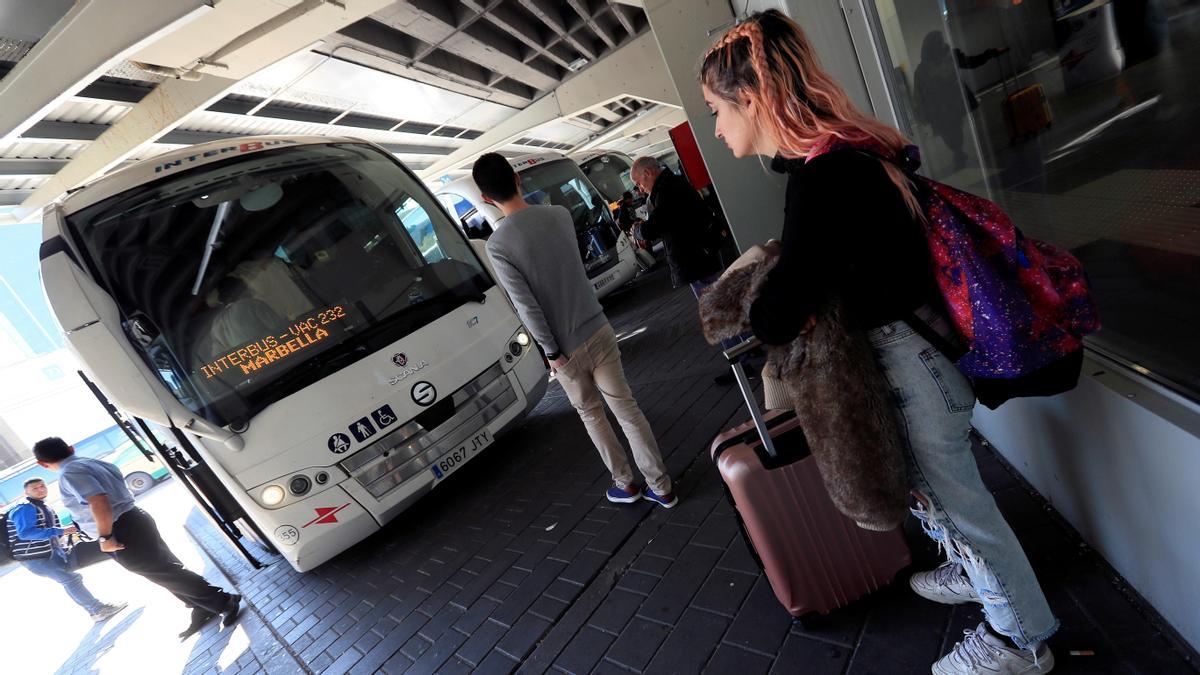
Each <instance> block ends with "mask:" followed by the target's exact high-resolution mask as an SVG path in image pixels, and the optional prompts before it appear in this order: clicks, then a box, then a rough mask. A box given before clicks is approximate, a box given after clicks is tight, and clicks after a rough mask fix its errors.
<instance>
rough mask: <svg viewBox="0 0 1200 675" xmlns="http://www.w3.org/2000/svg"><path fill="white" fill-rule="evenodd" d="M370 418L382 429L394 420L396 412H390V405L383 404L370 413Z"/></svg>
mask: <svg viewBox="0 0 1200 675" xmlns="http://www.w3.org/2000/svg"><path fill="white" fill-rule="evenodd" d="M371 419H373V420H375V426H377V427H379V428H380V429H382V428H384V427H386V426H389V425H391V424H393V423H394V422H395V421H396V413H394V412H392V406H390V405H385V406H383V407H382V408H380V409H378V410H376V411H375V412H373V413H371Z"/></svg>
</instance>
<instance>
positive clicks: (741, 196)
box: [645, 0, 787, 250]
mask: <svg viewBox="0 0 1200 675" xmlns="http://www.w3.org/2000/svg"><path fill="white" fill-rule="evenodd" d="M739 4H741V3H740V2H739ZM645 10H646V16H647V17H648V18H649V19H650V28H651V30H652V31H653V34H654V37H655V38H656V39H657V41H658V46H659V49H661V50H662V55H663V60H664V61H665V62H666V64H667V70H668V71H669V73H670V77H671V80H672V81H673V82H674V84H675V88H676V89H677V90H678V92H679V100H680V101H681V102H682V104H683V110H684V112H685V113H686V114H687V118H688V122H689V123H691V127H692V132H693V133H694V134H695V135H696V143H697V144H698V145H699V146H700V155H701V156H702V157H704V163H705V165H707V167H708V173H709V175H710V176H711V177H712V181H713V188H714V189H715V190H716V193H717V197H718V198H719V199H720V200H721V207H722V208H723V209H724V211H725V218H726V220H728V221H729V226H730V228H732V230H733V236H734V239H735V241H736V242H737V245H738V248H740V249H742V250H745V249H746V248H748V247H749V246H751V245H753V244H756V243H761V242H763V241H766V240H767V239H769V238H771V237H778V236H779V233H780V231H781V229H782V227H783V200H784V187H785V186H786V184H787V181H786V179H785V177H784V176H782V175H780V174H777V173H774V172H772V171H771V170H770V168H769V162H768V161H767V160H765V159H764V160H762V161H760V160H759V159H758V158H755V157H749V158H745V159H734V157H733V155H731V154H730V153H729V148H727V147H725V143H724V142H723V141H721V140H719V139H718V138H716V137H715V136H714V135H713V129H714V127H715V121H714V120H713V118H712V117H711V116H710V114H709V110H708V106H706V105H705V104H704V96H703V95H702V94H701V92H700V84H699V83H698V82H697V80H696V74H697V71H698V69H699V63H700V58H701V57H702V56H703V55H704V53H705V52H706V51H708V48H709V46H711V45H712V43H713V41H714V39H715V38H716V37H718V36H719V35H721V34H722V33H723V32H724V30H725V28H728V27H729V26H731V25H732V22H733V10H732V9H731V8H730V4H729V0H646V1H645ZM722 27H724V28H722ZM709 31H712V34H711V36H710V34H709Z"/></svg>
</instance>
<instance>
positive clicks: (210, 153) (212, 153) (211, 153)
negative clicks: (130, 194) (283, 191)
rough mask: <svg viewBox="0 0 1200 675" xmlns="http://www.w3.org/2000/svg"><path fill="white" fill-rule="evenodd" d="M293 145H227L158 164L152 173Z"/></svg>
mask: <svg viewBox="0 0 1200 675" xmlns="http://www.w3.org/2000/svg"><path fill="white" fill-rule="evenodd" d="M295 143H296V141H289V140H287V139H283V138H276V139H274V140H270V141H249V142H246V143H239V144H237V145H228V146H225V147H223V148H213V149H212V150H205V151H204V152H198V153H196V154H194V155H188V156H187V157H180V158H179V159H176V160H172V161H170V162H166V163H164V164H159V165H158V166H155V167H154V173H162V172H163V171H166V170H168V169H174V168H177V167H180V166H183V163H184V162H187V163H189V164H190V163H192V162H195V161H196V160H197V159H208V158H209V157H216V156H217V155H224V154H227V153H230V152H254V151H255V150H263V149H264V148H269V147H271V146H273V145H294V144H295Z"/></svg>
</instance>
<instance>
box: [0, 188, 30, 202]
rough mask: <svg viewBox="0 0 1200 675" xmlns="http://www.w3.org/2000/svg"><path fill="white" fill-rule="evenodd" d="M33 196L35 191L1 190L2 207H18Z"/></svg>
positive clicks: (0, 200)
mask: <svg viewBox="0 0 1200 675" xmlns="http://www.w3.org/2000/svg"><path fill="white" fill-rule="evenodd" d="M31 194H33V190H0V206H16V205H18V204H20V203H21V202H23V201H25V200H26V199H29V195H31Z"/></svg>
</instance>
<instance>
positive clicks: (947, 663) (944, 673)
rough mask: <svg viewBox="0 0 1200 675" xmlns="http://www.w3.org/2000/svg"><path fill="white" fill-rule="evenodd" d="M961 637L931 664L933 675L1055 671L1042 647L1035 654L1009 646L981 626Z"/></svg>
mask: <svg viewBox="0 0 1200 675" xmlns="http://www.w3.org/2000/svg"><path fill="white" fill-rule="evenodd" d="M963 634H964V635H965V636H966V637H965V638H963V641H962V642H960V643H958V644H956V645H954V649H952V650H950V653H949V654H947V655H945V656H943V657H942V658H940V659H938V661H937V663H935V664H933V668H932V669H931V670H932V671H933V675H1018V674H1020V675H1034V674H1035V673H1036V674H1039V675H1040V674H1041V673H1048V672H1050V671H1051V670H1054V654H1052V653H1050V648H1049V647H1047V646H1046V645H1045V644H1041V645H1038V647H1037V650H1036V651H1034V652H1031V651H1030V650H1028V649H1017V648H1015V647H1011V646H1009V644H1008V643H1007V642H1005V641H1004V640H1002V639H1001V638H998V637H996V636H995V635H993V634H992V632H991V631H990V630H988V627H987V624H984V623H981V624H979V627H978V628H976V629H975V630H973V631H971V630H967V631H963Z"/></svg>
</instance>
